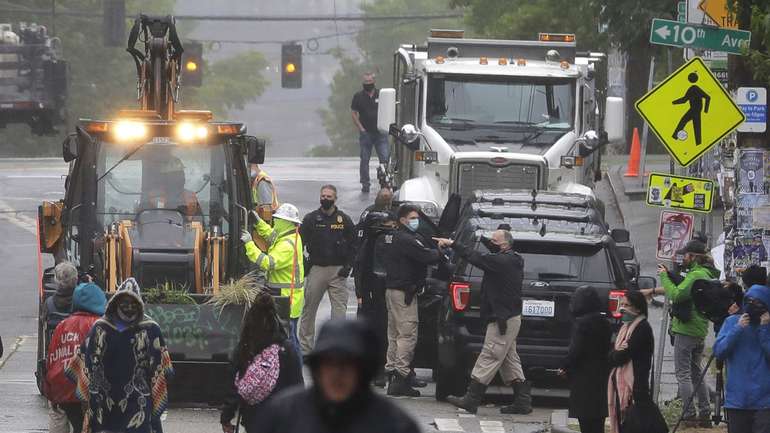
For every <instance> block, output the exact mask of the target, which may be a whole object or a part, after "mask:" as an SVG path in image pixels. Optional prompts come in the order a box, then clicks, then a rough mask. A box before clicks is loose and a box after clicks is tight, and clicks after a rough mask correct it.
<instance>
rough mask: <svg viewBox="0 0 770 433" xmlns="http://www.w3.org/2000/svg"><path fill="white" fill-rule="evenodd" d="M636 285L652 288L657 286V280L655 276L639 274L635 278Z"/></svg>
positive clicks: (641, 287)
mask: <svg viewBox="0 0 770 433" xmlns="http://www.w3.org/2000/svg"><path fill="white" fill-rule="evenodd" d="M636 286H637V287H638V288H639V289H653V288H655V287H658V281H657V280H656V279H655V277H647V276H640V277H637V279H636Z"/></svg>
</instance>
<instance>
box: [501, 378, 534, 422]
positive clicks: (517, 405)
mask: <svg viewBox="0 0 770 433" xmlns="http://www.w3.org/2000/svg"><path fill="white" fill-rule="evenodd" d="M512 386H513V404H512V405H510V406H504V407H501V408H500V413H504V414H514V415H526V414H528V413H532V385H531V384H530V383H529V382H527V381H516V382H513V385H512Z"/></svg>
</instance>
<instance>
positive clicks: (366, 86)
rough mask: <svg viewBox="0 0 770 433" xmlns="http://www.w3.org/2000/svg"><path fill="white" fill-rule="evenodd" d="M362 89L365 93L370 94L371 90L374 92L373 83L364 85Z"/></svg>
mask: <svg viewBox="0 0 770 433" xmlns="http://www.w3.org/2000/svg"><path fill="white" fill-rule="evenodd" d="M362 87H363V88H364V90H366V91H367V92H371V91H372V90H374V83H368V84H367V83H364V84H363V86H362Z"/></svg>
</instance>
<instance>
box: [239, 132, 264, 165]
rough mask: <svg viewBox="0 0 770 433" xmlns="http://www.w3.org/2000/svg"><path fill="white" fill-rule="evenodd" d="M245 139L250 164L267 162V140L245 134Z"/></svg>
mask: <svg viewBox="0 0 770 433" xmlns="http://www.w3.org/2000/svg"><path fill="white" fill-rule="evenodd" d="M244 140H245V143H246V154H247V158H248V160H249V164H263V163H264V162H265V146H266V145H265V140H263V139H260V138H257V137H254V136H251V135H247V136H245V137H244Z"/></svg>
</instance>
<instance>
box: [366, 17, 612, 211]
mask: <svg viewBox="0 0 770 433" xmlns="http://www.w3.org/2000/svg"><path fill="white" fill-rule="evenodd" d="M393 63H394V67H393V82H394V83H395V86H396V88H395V89H381V90H380V93H379V112H378V127H379V129H380V130H381V131H383V132H388V133H390V134H391V135H393V136H394V137H395V138H396V139H395V140H394V141H395V146H394V151H393V152H392V153H393V155H392V157H391V161H390V163H389V165H388V167H387V176H388V178H389V179H392V183H393V184H394V186H396V188H397V189H398V196H397V198H398V200H399V201H408V202H412V203H415V204H418V205H420V206H421V207H422V209H423V211H424V212H425V213H426V215H428V216H431V217H438V216H439V215H440V213H441V211H442V209H443V207H444V205H445V204H446V202H447V200H448V197H449V195H450V194H453V193H456V194H459V195H460V196H461V197H463V198H467V197H470V196H471V195H472V193H473V191H475V190H478V189H500V188H513V189H541V190H544V189H549V190H559V191H567V192H578V193H583V194H588V195H592V186H593V183H594V181H595V180H597V179H599V178H600V176H601V173H600V158H601V151H600V150H601V148H602V147H603V146H604V145H605V144H607V143H608V142H610V141H615V140H620V139H622V137H623V119H624V106H623V100H622V99H621V98H613V97H609V98H605V93H606V86H607V85H606V83H607V80H606V56H605V55H604V54H601V53H593V52H589V53H581V54H580V55H578V53H577V50H576V45H575V36H574V35H571V34H547V33H541V34H540V35H539V38H538V40H536V41H508V40H484V39H466V38H464V35H463V32H462V31H456V30H433V31H432V32H431V36H430V37H429V38H428V42H427V45H423V46H418V45H414V44H408V45H402V46H401V47H400V48H399V49H398V50H397V51H396V53H395V54H394V62H393Z"/></svg>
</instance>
